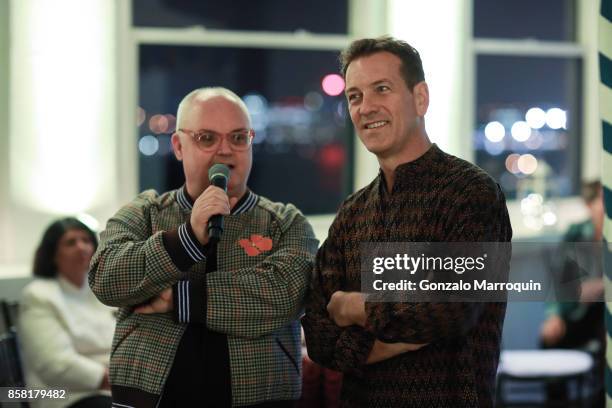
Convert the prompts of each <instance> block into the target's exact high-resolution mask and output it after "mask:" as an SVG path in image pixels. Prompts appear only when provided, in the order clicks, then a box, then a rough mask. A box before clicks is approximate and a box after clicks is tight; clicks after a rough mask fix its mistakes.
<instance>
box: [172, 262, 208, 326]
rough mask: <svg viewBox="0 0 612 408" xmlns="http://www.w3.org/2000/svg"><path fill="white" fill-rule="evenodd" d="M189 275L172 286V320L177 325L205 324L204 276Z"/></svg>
mask: <svg viewBox="0 0 612 408" xmlns="http://www.w3.org/2000/svg"><path fill="white" fill-rule="evenodd" d="M190 275H192V276H190V277H189V278H188V279H185V280H180V281H178V282H177V283H175V284H174V285H173V286H172V299H173V304H174V318H175V319H176V321H177V322H179V323H202V324H206V276H205V275H202V276H199V275H195V274H190Z"/></svg>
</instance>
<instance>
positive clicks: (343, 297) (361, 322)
mask: <svg viewBox="0 0 612 408" xmlns="http://www.w3.org/2000/svg"><path fill="white" fill-rule="evenodd" d="M365 298H366V296H365V295H364V294H363V293H361V292H344V291H337V292H334V294H333V295H332V297H331V299H330V301H329V303H328V305H327V311H328V313H329V316H330V318H331V319H332V320H333V321H334V322H335V323H336V324H337V325H338V326H340V327H347V326H351V325H358V326H361V327H365V324H366V319H367V315H366V312H365ZM426 345H427V343H423V344H413V343H402V342H397V343H384V342H381V341H379V340H376V341H375V342H374V346H373V347H372V350H371V351H370V354H369V355H368V359H367V361H366V364H373V363H377V362H379V361H383V360H387V359H389V358H392V357H395V356H397V355H399V354H403V353H406V352H409V351H416V350H419V349H420V348H421V347H423V346H426Z"/></svg>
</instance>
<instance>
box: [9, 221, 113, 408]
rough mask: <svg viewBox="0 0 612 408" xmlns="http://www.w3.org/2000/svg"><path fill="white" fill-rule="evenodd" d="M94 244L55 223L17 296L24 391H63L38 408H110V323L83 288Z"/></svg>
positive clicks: (74, 228) (84, 232)
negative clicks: (58, 397)
mask: <svg viewBox="0 0 612 408" xmlns="http://www.w3.org/2000/svg"><path fill="white" fill-rule="evenodd" d="M97 245H98V243H97V239H96V236H95V234H94V233H93V232H92V231H91V230H90V229H89V228H88V227H87V226H85V224H83V223H81V222H80V221H78V220H77V219H76V218H64V219H60V220H58V221H55V222H54V223H53V224H51V225H50V226H49V227H48V228H47V230H46V231H45V233H44V235H43V238H42V241H41V243H40V245H39V246H38V249H37V250H36V255H35V258H34V271H33V272H34V276H35V278H36V279H34V281H32V282H31V283H30V284H29V285H27V286H26V287H25V289H24V291H23V294H22V300H21V304H20V308H19V309H20V312H19V313H20V316H19V326H18V334H19V338H20V340H21V346H22V352H23V358H24V363H25V371H26V379H27V385H28V387H29V388H39V389H40V388H44V389H63V390H66V394H65V397H66V398H65V399H64V400H55V401H53V400H46V399H45V400H44V401H43V400H39V401H37V402H38V403H39V404H38V405H37V406H39V407H71V408H77V407H78V408H84V407H88V408H89V407H95V408H98V407H110V406H111V398H110V391H109V390H110V385H109V378H108V362H109V358H110V350H111V343H112V337H113V331H114V328H115V318H114V316H113V310H112V309H111V308H108V307H107V306H104V305H103V304H101V303H100V302H99V301H98V300H97V299H96V297H95V296H94V295H93V293H92V292H91V291H90V289H89V285H88V284H87V272H88V270H89V261H90V260H91V257H92V255H93V253H94V252H95V250H96V247H97Z"/></svg>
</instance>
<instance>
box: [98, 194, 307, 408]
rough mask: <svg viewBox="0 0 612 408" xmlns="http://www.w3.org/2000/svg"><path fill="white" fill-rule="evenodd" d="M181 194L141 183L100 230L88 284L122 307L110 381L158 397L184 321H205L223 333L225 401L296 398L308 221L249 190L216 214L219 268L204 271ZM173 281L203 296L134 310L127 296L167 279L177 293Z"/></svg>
mask: <svg viewBox="0 0 612 408" xmlns="http://www.w3.org/2000/svg"><path fill="white" fill-rule="evenodd" d="M184 194H185V193H184V189H178V190H173V191H170V192H167V193H164V194H162V195H158V194H157V193H156V192H155V191H153V190H148V191H145V192H143V193H141V194H140V195H138V196H137V197H136V199H135V200H133V201H132V202H131V203H129V204H128V205H126V206H124V207H123V208H122V209H120V210H119V211H118V212H117V214H115V216H113V217H112V218H111V219H110V220H109V221H108V224H107V227H106V230H105V231H103V232H102V234H101V237H100V246H99V247H98V250H97V252H96V254H95V255H94V258H93V259H92V264H91V267H92V268H91V272H90V275H89V283H90V286H91V288H92V290H93V292H94V293H95V294H96V296H97V297H98V298H99V299H100V300H101V301H102V302H103V303H105V304H107V305H110V306H118V307H120V313H119V317H118V322H117V327H116V330H115V336H114V340H113V346H112V352H111V364H110V376H111V383H112V384H113V386H115V385H118V386H121V387H130V388H136V389H138V390H142V391H144V392H146V393H149V394H153V395H155V396H159V395H160V394H161V393H162V391H163V387H164V382H165V379H166V378H167V376H168V374H169V371H170V368H171V366H172V362H173V358H174V355H175V352H176V349H177V347H178V344H179V341H180V339H181V336H182V334H183V332H184V330H185V328H186V325H187V324H206V325H207V327H208V328H209V329H210V330H214V331H217V332H221V333H226V334H227V338H228V348H229V354H230V366H231V375H232V384H231V391H232V405H233V406H242V405H252V404H257V403H260V402H262V401H273V400H295V399H297V398H299V396H300V392H301V356H300V353H301V349H300V329H299V323H298V321H297V320H296V319H297V318H298V316H299V314H300V313H301V310H302V307H303V298H304V295H305V293H306V289H307V287H308V285H309V281H310V276H311V269H312V266H313V262H314V255H315V253H316V250H317V245H318V242H317V240H316V238H315V237H314V234H313V231H312V228H311V226H310V225H309V223H308V222H307V220H306V219H305V217H304V216H303V215H302V214H301V213H300V212H299V210H297V209H296V208H295V207H294V206H293V205H291V204H287V205H285V204H280V203H274V202H271V201H270V200H268V199H266V198H264V197H261V196H257V195H255V194H253V193H252V192H250V191H249V192H248V193H247V194H249V196H248V197H247V200H246V202H248V203H250V205H249V206H242V209H243V211H239V212H233V213H232V214H231V215H228V216H225V217H224V224H225V230H224V233H223V237H222V239H221V241H220V242H219V243H218V246H217V266H218V269H217V271H216V272H213V273H209V274H205V268H206V258H205V256H199V255H203V252H201V251H197V250H194V247H191V249H190V246H191V245H192V244H193V243H194V242H193V240H194V239H193V238H194V236H193V233H192V231H191V230H190V229H189V228H188V226H189V217H190V213H191V209H190V205H189V203H188V202H186V201H185V199H184V198H185V197H184ZM241 201H243V200H241ZM164 234H166V235H167V237H166V240H167V239H168V236H172V237H180V242H181V244H182V246H183V247H184V249H185V253H186V254H188V255H189V256H190V257H191V258H192V261H191V262H189V263H187V264H191V266H190V267H189V268H188V269H187V270H185V269H184V267H185V265H182V266H183V267H182V268H179V267H178V266H177V264H176V259H177V258H176V257H171V254H170V253H169V252H168V248H167V247H168V244H167V243H166V242H165V239H164ZM258 239H259V241H261V240H262V239H263V240H264V245H262V244H261V242H258ZM270 240H271V245H270ZM257 244H259V246H260V247H257ZM196 249H197V247H196ZM198 254H199V255H198ZM179 264H180V262H179ZM177 282H181V283H185V282H189V283H190V284H192V285H195V286H198V288H199V289H200V290H199V292H195V293H202V294H203V297H204V299H201V298H200V299H194V300H193V301H192V302H188V303H187V305H188V308H187V309H185V308H184V307H183V308H181V311H182V312H181V313H179V319H178V320H177V319H176V317H175V314H173V313H160V314H148V315H142V314H135V313H133V308H134V306H135V305H138V304H141V303H143V302H146V301H148V300H150V299H151V298H153V297H155V296H156V295H158V294H159V293H160V292H161V291H162V290H164V289H166V288H168V287H171V286H173V285H174V288H175V293H177V291H176V288H177ZM178 287H179V289H181V285H180V284H179V285H178ZM203 288H205V289H204V290H202V289H203ZM183 289H184V288H183ZM178 292H181V290H179V291H178ZM182 293H185V292H182ZM175 305H176V299H175ZM185 312H187V314H186V313H185ZM186 316H188V317H189V318H186ZM187 375H188V374H187Z"/></svg>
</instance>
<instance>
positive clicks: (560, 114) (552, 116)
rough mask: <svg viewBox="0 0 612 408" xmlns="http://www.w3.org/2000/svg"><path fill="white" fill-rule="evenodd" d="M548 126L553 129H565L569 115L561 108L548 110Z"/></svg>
mask: <svg viewBox="0 0 612 408" xmlns="http://www.w3.org/2000/svg"><path fill="white" fill-rule="evenodd" d="M546 124H547V125H548V127H549V128H551V129H561V128H563V129H565V127H566V124H567V115H566V113H565V111H564V110H562V109H559V108H551V109H549V110H547V111H546Z"/></svg>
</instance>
